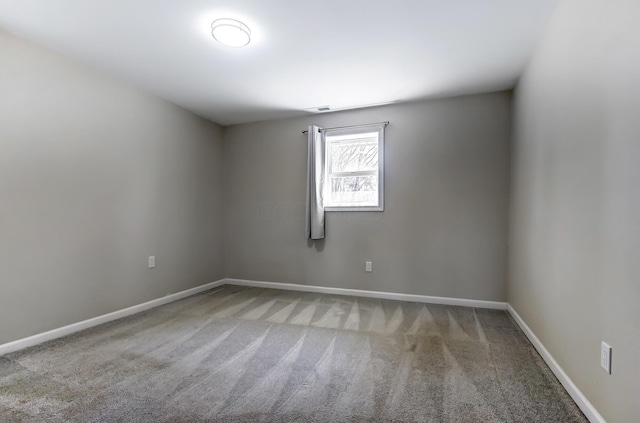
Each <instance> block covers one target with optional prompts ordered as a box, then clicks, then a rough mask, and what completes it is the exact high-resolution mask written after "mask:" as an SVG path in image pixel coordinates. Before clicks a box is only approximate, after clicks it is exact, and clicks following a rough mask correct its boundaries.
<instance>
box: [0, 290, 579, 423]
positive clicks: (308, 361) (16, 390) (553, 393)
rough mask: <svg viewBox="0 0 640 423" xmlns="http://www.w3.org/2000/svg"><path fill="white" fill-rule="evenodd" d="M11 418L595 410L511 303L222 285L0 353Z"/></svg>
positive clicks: (298, 418) (505, 418)
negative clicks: (568, 386)
mask: <svg viewBox="0 0 640 423" xmlns="http://www.w3.org/2000/svg"><path fill="white" fill-rule="evenodd" d="M0 421H1V422H44V421H46V422H258V421H265V422H474V423H475V422H563V423H564V422H586V421H587V420H586V419H585V417H584V416H583V415H582V413H581V412H580V411H579V409H578V408H577V407H576V405H575V403H574V402H573V401H572V400H571V398H570V397H569V396H568V395H567V393H566V392H565V391H564V390H563V388H562V386H561V385H560V384H559V382H558V381H557V380H556V378H555V377H554V376H553V374H552V373H551V371H550V370H549V368H548V367H547V366H546V365H545V364H544V362H543V361H542V359H541V358H540V356H539V355H538V354H537V353H536V351H535V350H534V349H533V347H532V345H531V344H530V343H529V341H528V340H527V339H526V337H525V336H524V334H523V333H522V332H521V331H520V330H519V329H518V328H517V327H516V326H515V324H514V322H513V321H512V320H511V318H510V317H509V316H508V315H507V314H506V313H505V312H503V311H494V310H483V309H473V308H463V307H450V306H439V305H423V304H417V303H407V302H397V301H386V300H382V301H381V300H375V299H367V298H354V297H340V296H332V295H320V294H312V293H299V292H291V291H278V290H265V289H255V288H242V287H234V286H224V287H222V288H218V289H216V290H213V291H209V292H206V293H203V294H200V295H196V296H193V297H189V298H186V299H184V300H181V301H178V302H175V303H171V304H168V305H165V306H162V307H160V308H157V309H154V310H150V311H148V312H145V313H141V314H138V315H135V316H131V317H128V318H126V319H122V320H118V321H115V322H111V323H108V324H105V325H102V326H99V327H97V328H93V329H89V330H87V331H83V332H80V333H78V334H75V335H72V336H69V337H67V338H63V339H59V340H55V341H52V342H49V343H46V344H43V345H40V346H37V347H34V348H31V349H27V350H24V351H20V352H17V353H13V354H10V355H6V356H4V357H0Z"/></svg>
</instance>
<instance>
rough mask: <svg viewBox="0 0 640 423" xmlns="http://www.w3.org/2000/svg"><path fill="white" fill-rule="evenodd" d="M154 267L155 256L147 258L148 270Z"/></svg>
mask: <svg viewBox="0 0 640 423" xmlns="http://www.w3.org/2000/svg"><path fill="white" fill-rule="evenodd" d="M154 267H156V256H149V269H153V268H154Z"/></svg>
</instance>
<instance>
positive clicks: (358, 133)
mask: <svg viewBox="0 0 640 423" xmlns="http://www.w3.org/2000/svg"><path fill="white" fill-rule="evenodd" d="M383 145H384V125H380V126H375V127H366V128H355V129H347V130H345V129H342V130H327V131H326V132H325V146H326V162H325V163H326V172H325V175H326V176H325V186H324V200H325V209H326V210H328V211H340V210H343V211H357V210H362V211H382V210H383V209H384V204H383V182H384V178H383V165H384V161H383V157H384V148H383Z"/></svg>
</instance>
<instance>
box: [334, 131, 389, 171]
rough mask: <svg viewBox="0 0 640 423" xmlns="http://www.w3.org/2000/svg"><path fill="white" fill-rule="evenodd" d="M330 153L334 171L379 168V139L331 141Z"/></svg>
mask: <svg viewBox="0 0 640 423" xmlns="http://www.w3.org/2000/svg"><path fill="white" fill-rule="evenodd" d="M329 155H330V158H331V169H330V171H331V172H332V173H333V172H355V171H359V170H377V169H378V139H377V137H373V138H372V137H367V138H359V139H352V140H349V141H340V142H331V143H330V151H329Z"/></svg>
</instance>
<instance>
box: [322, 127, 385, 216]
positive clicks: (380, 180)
mask: <svg viewBox="0 0 640 423" xmlns="http://www.w3.org/2000/svg"><path fill="white" fill-rule="evenodd" d="M385 126H386V125H385V124H375V125H362V126H357V127H352V128H344V129H325V130H324V134H323V135H324V139H325V146H324V148H325V157H326V158H327V159H326V160H325V162H326V163H325V181H324V183H323V189H324V197H325V198H328V197H327V192H326V191H327V181H328V180H329V174H330V173H329V169H330V167H329V166H330V160H329V153H328V148H329V143H328V142H327V141H326V139H327V136H340V135H353V134H361V133H367V132H377V133H378V205H377V206H330V207H325V208H324V211H326V212H381V211H384V168H385V163H384V128H385ZM350 173H352V174H358V175H364V174H367V173H369V174H374V173H375V171H361V172H344V174H350Z"/></svg>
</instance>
